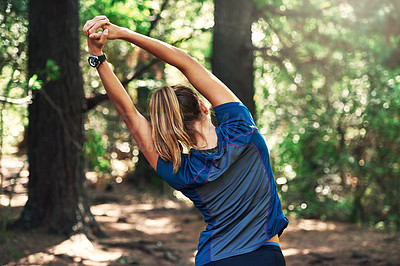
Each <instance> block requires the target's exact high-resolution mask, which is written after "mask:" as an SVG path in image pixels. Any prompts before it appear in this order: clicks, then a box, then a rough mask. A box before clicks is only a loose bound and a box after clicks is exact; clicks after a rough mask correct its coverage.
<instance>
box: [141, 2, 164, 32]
mask: <svg viewBox="0 0 400 266" xmlns="http://www.w3.org/2000/svg"><path fill="white" fill-rule="evenodd" d="M168 1H169V0H164V2H163V3H162V5H161V9H160V12H158V14H157V16H156V18H155V19H154V20H152V21H151V23H150V28H149V30H148V31H147V34H146V35H147V36H150V34H151V32H152V30H153V29H154V28H155V26H156V25H157V22H158V21H159V20H160V19H161V13H162V12H163V11H164V10H165V8H166V7H167V5H168Z"/></svg>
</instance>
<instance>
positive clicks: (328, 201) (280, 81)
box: [253, 0, 400, 229]
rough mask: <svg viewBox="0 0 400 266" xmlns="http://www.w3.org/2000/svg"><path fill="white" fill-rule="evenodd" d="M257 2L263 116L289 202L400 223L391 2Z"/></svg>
mask: <svg viewBox="0 0 400 266" xmlns="http://www.w3.org/2000/svg"><path fill="white" fill-rule="evenodd" d="M258 6H259V11H260V16H261V18H260V19H259V21H257V23H255V24H254V27H253V42H254V44H255V45H256V47H257V51H256V55H257V57H256V61H255V65H256V68H257V70H256V73H255V74H256V77H257V85H256V86H257V95H256V97H257V103H258V107H259V108H258V110H259V113H260V115H259V117H260V121H259V122H260V125H261V127H262V129H261V130H262V131H263V132H264V134H265V135H266V137H267V140H268V142H269V144H270V148H272V157H273V161H274V167H275V174H276V177H277V178H278V179H277V180H278V181H279V182H278V184H279V187H280V189H281V194H282V197H283V200H284V205H285V208H287V210H288V211H289V212H291V213H293V214H296V215H300V216H302V217H313V218H321V217H322V218H330V219H341V220H351V221H353V222H363V223H368V224H371V223H372V224H376V223H379V222H381V221H383V224H384V225H385V226H386V227H387V228H392V229H399V224H400V216H399V215H398V213H400V206H399V204H398V202H400V198H399V197H400V196H399V195H400V184H399V179H398V176H399V175H398V167H399V166H398V162H399V155H400V150H399V147H400V138H399V136H398V134H397V132H398V131H399V130H400V123H399V116H400V105H399V100H398V99H399V92H400V89H399V88H400V83H399V82H400V76H398V73H399V70H400V60H399V59H398V58H399V57H398V56H397V55H398V54H399V53H400V50H399V48H398V42H399V37H398V36H400V32H399V28H398V27H395V26H393V25H398V24H399V19H398V18H399V16H398V15H399V14H398V13H399V12H398V10H399V6H398V4H397V2H396V3H395V2H393V1H377V0H376V1H361V2H360V1H347V2H343V1H318V0H314V1H297V0H286V1H269V2H263V1H258ZM263 99H266V100H263Z"/></svg>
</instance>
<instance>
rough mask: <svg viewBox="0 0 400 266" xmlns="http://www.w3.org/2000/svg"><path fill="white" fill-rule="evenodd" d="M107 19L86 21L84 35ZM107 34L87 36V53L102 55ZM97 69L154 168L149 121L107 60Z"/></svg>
mask: <svg viewBox="0 0 400 266" xmlns="http://www.w3.org/2000/svg"><path fill="white" fill-rule="evenodd" d="M107 21H108V20H107V19H105V17H96V18H94V19H93V20H90V21H88V22H86V24H85V27H84V28H83V31H84V32H85V35H87V36H88V35H90V34H93V33H95V32H96V30H97V28H98V27H100V26H101V25H103V23H107ZM108 36H109V31H108V30H104V31H103V32H102V33H99V34H98V35H97V36H96V38H94V37H93V36H92V38H88V49H89V53H90V54H91V55H95V56H100V55H102V54H103V51H102V49H103V47H104V44H105V42H106V39H107V37H108ZM97 71H98V73H99V76H100V78H101V81H102V83H103V86H104V88H105V89H106V91H107V95H108V97H109V98H110V100H111V102H112V103H113V105H114V106H115V108H116V109H117V111H118V113H119V115H120V116H121V118H122V119H123V120H124V122H125V124H126V126H127V128H128V129H129V131H130V133H131V134H132V136H133V138H134V139H135V141H136V143H137V144H138V146H139V148H140V150H141V151H142V153H143V154H144V156H145V157H146V159H147V160H148V162H149V163H150V165H151V166H152V167H153V168H154V169H156V167H157V160H158V153H157V151H156V149H155V147H154V145H153V141H152V132H151V127H150V124H149V122H148V121H147V120H146V118H145V117H144V116H143V115H142V114H140V113H139V111H138V110H137V109H136V108H135V106H134V105H133V102H132V100H131V98H130V97H129V95H128V93H127V92H126V90H125V89H124V87H123V86H122V84H121V82H120V81H119V80H118V78H117V76H116V75H115V74H114V72H113V71H112V69H111V67H110V65H109V64H108V63H107V62H103V63H102V64H100V65H99V66H98V67H97Z"/></svg>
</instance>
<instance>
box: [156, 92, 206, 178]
mask: <svg viewBox="0 0 400 266" xmlns="http://www.w3.org/2000/svg"><path fill="white" fill-rule="evenodd" d="M149 109H150V110H149V111H150V119H151V125H152V133H153V136H152V137H153V143H154V146H155V148H156V150H157V152H158V154H159V155H160V157H161V158H162V159H163V160H165V161H169V162H172V164H173V166H174V172H175V173H176V172H177V171H178V169H179V167H180V165H181V153H182V149H183V147H182V145H184V146H186V147H187V148H190V147H196V142H195V138H194V134H196V131H195V130H194V129H193V123H194V122H195V121H196V120H199V119H200V116H201V111H200V105H199V98H198V96H197V94H196V93H195V92H194V91H193V90H192V89H190V88H188V87H185V86H165V87H162V88H160V89H158V90H156V91H155V92H154V93H153V94H152V96H151V99H150V105H149Z"/></svg>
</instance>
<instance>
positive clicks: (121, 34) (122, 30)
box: [119, 27, 131, 41]
mask: <svg viewBox="0 0 400 266" xmlns="http://www.w3.org/2000/svg"><path fill="white" fill-rule="evenodd" d="M130 33H131V30H129V29H127V28H122V27H121V28H120V31H119V39H121V40H124V41H126V40H127V39H128V38H129V35H130Z"/></svg>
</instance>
